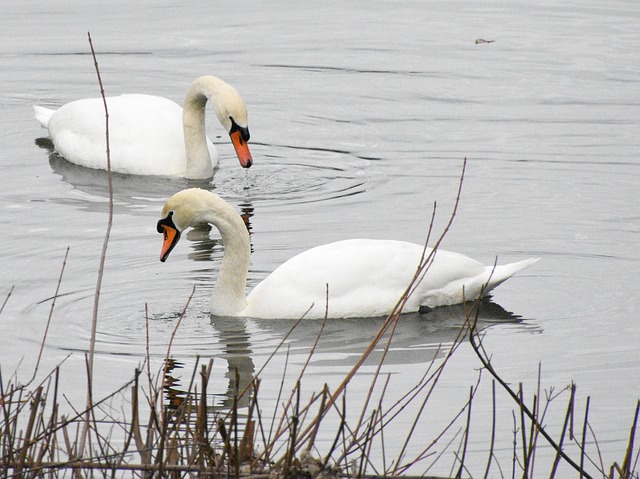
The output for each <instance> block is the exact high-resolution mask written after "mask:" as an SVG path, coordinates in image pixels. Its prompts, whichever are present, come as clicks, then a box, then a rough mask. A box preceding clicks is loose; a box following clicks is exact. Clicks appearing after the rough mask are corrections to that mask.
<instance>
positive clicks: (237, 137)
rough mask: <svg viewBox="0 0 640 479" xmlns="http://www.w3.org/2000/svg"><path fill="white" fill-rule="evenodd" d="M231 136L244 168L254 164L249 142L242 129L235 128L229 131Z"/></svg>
mask: <svg viewBox="0 0 640 479" xmlns="http://www.w3.org/2000/svg"><path fill="white" fill-rule="evenodd" d="M229 136H230V137H231V143H233V147H234V148H235V149H236V155H238V160H240V165H241V166H242V167H243V168H250V167H251V165H253V158H251V152H250V151H249V144H248V143H247V142H246V141H245V140H244V138H243V137H242V132H241V131H240V130H235V131H233V132H231V133H229Z"/></svg>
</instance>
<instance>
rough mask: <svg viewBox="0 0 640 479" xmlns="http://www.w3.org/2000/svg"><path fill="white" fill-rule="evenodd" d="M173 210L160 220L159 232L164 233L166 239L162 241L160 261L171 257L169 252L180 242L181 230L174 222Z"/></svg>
mask: <svg viewBox="0 0 640 479" xmlns="http://www.w3.org/2000/svg"><path fill="white" fill-rule="evenodd" d="M172 214H173V213H172V212H170V213H169V215H168V216H167V217H166V218H163V219H161V220H160V221H158V227H157V229H158V233H162V234H163V235H164V241H163V242H162V250H161V251H160V261H162V262H163V263H164V262H165V261H166V260H167V258H168V257H169V253H171V250H172V249H173V248H174V246H175V245H176V244H178V240H179V239H180V232H179V231H178V228H176V226H175V225H174V224H173V219H172V218H171V216H172Z"/></svg>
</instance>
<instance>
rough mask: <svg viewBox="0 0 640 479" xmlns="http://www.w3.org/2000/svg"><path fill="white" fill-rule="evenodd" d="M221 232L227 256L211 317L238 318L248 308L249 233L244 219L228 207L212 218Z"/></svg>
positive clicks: (220, 273) (224, 259) (221, 268)
mask: <svg viewBox="0 0 640 479" xmlns="http://www.w3.org/2000/svg"><path fill="white" fill-rule="evenodd" d="M210 222H211V223H213V225H214V226H215V227H216V228H217V229H218V230H219V231H220V235H221V236H222V242H223V244H224V255H223V257H222V263H221V264H220V270H219V272H218V278H217V281H216V284H215V286H214V288H213V295H212V297H211V314H213V315H214V316H237V315H239V314H240V313H241V311H242V310H244V309H245V308H246V307H247V300H246V296H245V292H246V288H247V273H248V271H249V262H250V258H251V243H250V241H249V232H248V231H247V227H246V225H245V224H244V222H243V221H242V218H241V217H240V215H238V214H237V213H236V212H235V210H234V209H233V208H232V207H231V206H229V205H227V204H225V205H222V208H220V209H219V210H218V211H217V212H216V213H215V215H214V217H212V218H211V221H210Z"/></svg>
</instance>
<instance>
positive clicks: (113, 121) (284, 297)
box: [34, 76, 537, 319]
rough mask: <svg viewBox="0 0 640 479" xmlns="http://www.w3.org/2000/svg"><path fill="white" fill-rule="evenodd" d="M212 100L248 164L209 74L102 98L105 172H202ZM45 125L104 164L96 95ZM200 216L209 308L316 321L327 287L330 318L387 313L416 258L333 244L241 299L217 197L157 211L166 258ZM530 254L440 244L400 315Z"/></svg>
mask: <svg viewBox="0 0 640 479" xmlns="http://www.w3.org/2000/svg"><path fill="white" fill-rule="evenodd" d="M207 101H210V102H211V103H212V104H213V107H214V109H215V112H216V116H217V117H218V120H219V121H220V123H221V124H222V126H223V127H224V128H225V129H226V130H227V132H228V133H229V136H230V137H231V141H232V143H233V145H234V147H235V150H236V154H237V156H238V158H239V160H240V164H241V165H242V166H243V167H245V168H249V167H250V166H251V164H252V162H253V160H252V157H251V153H250V152H249V148H248V145H247V141H248V140H249V128H248V118H247V110H246V107H245V105H244V102H243V101H242V98H241V97H240V95H239V94H238V92H237V91H236V89H235V88H233V87H232V86H231V85H229V84H227V83H225V82H224V81H222V80H220V79H219V78H216V77H213V76H203V77H200V78H198V79H196V80H195V81H194V82H193V84H192V85H191V87H190V88H189V90H188V92H187V95H186V99H185V103H184V108H180V106H179V105H177V104H176V103H174V102H172V101H171V100H168V99H165V98H161V97H157V96H150V95H121V96H117V97H110V98H108V99H107V105H108V109H109V127H110V134H109V139H110V146H111V169H112V171H115V172H119V173H124V174H135V175H166V176H180V177H186V178H194V179H206V178H210V177H211V176H212V175H213V168H214V166H215V165H216V164H217V153H216V150H215V147H214V146H213V144H212V143H211V141H210V140H209V139H208V138H207V137H206V133H205V121H204V119H205V105H206V103H207ZM34 109H35V114H36V119H37V120H38V121H39V122H40V123H41V125H42V126H43V127H45V128H47V129H48V131H49V136H50V138H51V140H52V142H53V144H54V148H55V151H56V152H57V153H59V154H60V155H61V156H62V157H64V158H65V159H67V160H68V161H70V162H72V163H75V164H77V165H80V166H85V167H89V168H97V169H106V154H105V150H106V141H105V113H104V105H103V103H102V99H101V98H95V99H87V100H79V101H76V102H72V103H69V104H66V105H64V106H62V107H61V108H60V109H58V110H57V111H53V110H50V109H46V108H43V107H38V106H34ZM200 223H210V224H213V225H214V226H215V227H216V228H218V230H219V231H220V234H221V236H222V241H223V243H224V247H225V251H224V257H223V260H222V264H221V266H220V271H219V274H218V279H217V281H216V284H215V286H214V289H213V295H212V298H211V314H213V315H216V316H249V317H256V318H292V319H298V318H300V317H303V316H304V317H305V318H322V317H324V316H325V306H326V304H327V286H328V314H327V316H328V317H331V318H346V317H377V316H385V315H387V314H388V313H389V312H390V311H391V310H392V309H393V308H394V306H395V305H396V303H397V301H398V299H399V298H400V297H401V295H402V294H403V293H404V291H405V289H406V288H407V286H408V285H409V283H410V282H411V280H412V278H413V275H414V273H415V271H416V268H417V266H418V264H419V262H420V259H421V258H422V255H423V252H424V248H423V246H421V245H417V244H412V243H407V242H402V241H386V240H368V239H354V240H346V241H339V242H337V243H331V244H327V245H324V246H319V247H316V248H312V249H310V250H308V251H305V252H303V253H301V254H299V255H297V256H295V257H294V258H292V259H290V260H288V261H287V262H285V263H284V264H282V265H281V266H279V267H278V268H276V270H275V271H273V273H271V275H269V276H268V277H267V278H266V279H264V280H263V281H262V282H261V283H259V284H258V285H257V286H256V287H255V288H254V289H253V291H251V293H250V294H249V295H248V296H245V290H246V285H247V273H248V270H249V261H250V255H251V247H250V242H249V234H248V232H247V229H246V226H245V224H244V222H243V221H242V218H241V217H240V215H239V214H238V213H236V211H235V210H234V209H233V208H232V207H231V206H230V205H229V204H228V203H226V202H225V201H224V200H223V199H222V198H220V197H219V196H218V195H216V194H214V193H211V192H209V191H205V190H201V189H187V190H184V191H181V192H179V193H177V194H175V195H174V196H172V197H171V198H170V199H169V200H168V202H167V203H166V205H165V206H164V208H163V209H162V218H161V219H160V220H159V221H158V226H157V227H158V231H159V232H161V233H163V234H164V243H163V247H162V252H161V256H160V259H161V261H165V260H166V259H167V257H168V256H169V253H170V252H171V250H172V249H173V248H174V246H175V245H176V243H177V242H178V240H179V239H180V234H181V233H182V232H183V231H184V230H185V229H186V228H188V227H190V226H195V225H197V224H200ZM429 253H430V250H427V251H426V254H429ZM536 261H537V259H536V258H531V259H527V260H524V261H520V262H517V263H511V264H506V265H502V266H497V267H495V268H494V267H490V266H484V265H482V264H480V263H478V262H477V261H475V260H473V259H471V258H469V257H467V256H464V255H461V254H457V253H451V252H448V251H443V250H438V251H437V252H436V253H435V256H434V260H433V262H432V264H431V266H430V267H429V270H428V271H427V274H426V276H425V277H424V278H423V279H422V281H421V282H420V283H419V285H418V286H417V287H416V290H415V291H414V293H413V294H412V296H411V297H410V298H409V301H408V302H407V303H406V305H405V307H404V310H403V311H404V312H406V313H409V312H415V311H419V310H420V308H421V307H423V306H426V307H430V308H434V307H438V306H446V305H453V304H458V303H461V302H463V301H464V300H465V299H475V298H476V297H477V296H478V295H479V294H487V293H489V292H490V291H491V290H492V289H493V288H495V287H496V286H498V285H499V284H500V283H502V282H503V281H505V280H506V279H508V278H509V277H511V276H512V275H513V274H515V273H516V272H518V271H520V270H521V269H523V268H525V267H527V266H530V265H531V264H533V263H535V262H536Z"/></svg>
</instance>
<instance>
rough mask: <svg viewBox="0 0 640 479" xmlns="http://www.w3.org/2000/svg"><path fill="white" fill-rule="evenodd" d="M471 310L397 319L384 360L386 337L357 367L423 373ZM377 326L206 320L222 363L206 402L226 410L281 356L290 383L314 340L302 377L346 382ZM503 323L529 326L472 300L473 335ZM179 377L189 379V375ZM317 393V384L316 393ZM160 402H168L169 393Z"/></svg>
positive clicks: (458, 337)
mask: <svg viewBox="0 0 640 479" xmlns="http://www.w3.org/2000/svg"><path fill="white" fill-rule="evenodd" d="M472 307H473V304H472V303H466V304H459V305H455V306H445V307H440V308H435V309H433V310H431V311H429V312H428V313H426V314H419V313H411V314H406V315H403V316H401V318H400V321H399V322H398V324H397V327H396V328H395V331H394V333H393V337H392V339H391V342H390V345H389V348H388V351H387V352H386V355H385V347H386V344H387V340H388V338H389V334H388V332H387V333H386V334H385V336H383V338H382V339H381V340H380V342H379V343H378V345H377V346H376V347H375V348H374V350H373V351H372V353H371V354H370V355H369V357H368V358H367V360H366V361H365V363H364V366H367V365H369V366H372V365H377V364H379V362H380V361H381V360H382V359H383V355H384V363H383V364H384V365H385V366H386V367H390V368H393V367H394V366H398V365H399V366H402V365H404V366H406V365H424V368H426V367H427V365H428V364H429V363H431V362H432V361H437V360H442V359H444V357H445V356H446V355H447V354H448V353H449V351H450V350H451V348H452V347H454V345H455V344H456V343H457V342H460V341H467V340H468V333H467V332H466V328H464V327H465V324H466V322H467V319H466V318H467V316H468V314H469V311H471V309H472ZM473 318H475V311H474V312H473V314H472V319H473ZM384 321H385V318H353V319H329V320H327V321H326V322H324V326H323V321H322V320H306V321H305V320H302V321H300V322H296V321H292V320H277V319H276V320H274V319H250V318H238V317H229V318H225V317H214V316H212V317H211V331H212V334H213V335H214V336H216V337H217V338H218V339H219V342H220V346H219V347H218V350H219V351H220V352H219V353H218V354H216V355H215V357H214V361H215V360H216V359H222V360H224V361H225V362H226V369H225V372H224V379H225V381H226V385H224V386H222V388H221V387H220V386H221V385H220V384H211V385H210V387H209V390H210V391H213V390H215V394H213V397H214V399H213V404H214V406H216V407H219V408H221V409H222V410H225V409H228V408H231V407H232V405H233V404H234V400H235V399H234V398H235V397H236V396H237V394H238V392H242V391H244V390H245V389H247V388H249V387H250V385H251V383H252V381H253V380H254V378H255V376H256V374H257V373H258V372H259V371H260V369H261V368H262V367H263V365H264V364H265V363H266V362H267V361H271V364H270V365H267V368H266V371H267V372H265V373H263V375H264V374H269V375H273V374H274V372H273V370H274V368H279V370H278V371H276V372H275V375H276V376H278V377H280V376H281V375H282V373H283V370H282V368H284V366H283V362H284V361H283V360H282V358H283V357H284V356H285V355H287V357H288V359H287V362H288V364H289V366H288V368H289V369H288V371H289V374H290V377H294V376H296V377H297V375H298V374H299V368H298V366H301V365H302V364H303V363H304V362H306V360H307V358H308V356H309V354H310V352H311V351H312V349H313V347H314V344H315V343H316V340H317V346H316V349H315V352H314V354H313V356H312V358H311V361H310V363H309V366H308V368H307V370H306V372H305V377H308V378H309V377H314V376H319V377H320V378H321V379H320V380H319V381H321V382H322V383H323V384H324V382H326V380H327V375H328V374H331V375H333V376H340V377H342V376H345V375H346V374H347V372H348V371H349V370H350V369H351V368H352V367H353V366H354V365H355V364H356V363H357V361H358V360H359V358H360V356H361V355H362V353H363V352H364V351H365V350H366V349H367V347H368V346H369V344H370V343H371V341H372V340H373V338H374V337H375V335H376V333H377V332H378V330H379V329H380V328H381V327H382V326H383V323H384ZM506 324H510V325H517V326H518V327H519V328H523V329H527V330H531V329H532V328H534V327H533V326H530V325H528V324H526V322H524V321H523V319H522V318H521V317H520V316H518V315H515V314H513V313H511V312H508V311H506V310H505V309H504V308H502V307H501V306H500V305H498V304H496V303H494V302H493V301H491V300H490V299H487V298H485V299H484V300H482V301H479V302H478V321H477V330H478V331H482V330H486V329H487V328H489V327H492V326H495V325H506ZM321 330H322V331H321ZM319 335H320V336H319ZM318 336H319V339H318ZM281 343H282V345H281ZM278 348H279V349H278ZM276 350H277V352H276V353H275V356H274V358H273V359H271V356H272V354H273V353H274V351H276ZM186 373H187V374H189V373H190V371H186ZM178 386H179V385H178ZM320 389H321V385H320V386H319V387H318V390H320ZM222 390H224V392H223V391H222ZM176 391H177V392H178V393H180V394H179V395H180V396H186V391H180V389H179V388H177V389H176V385H175V384H174V385H173V390H172V394H173V395H174V396H175V394H176ZM167 400H170V396H169V395H168V396H167ZM250 400H251V397H250V395H248V394H245V395H244V396H243V397H241V398H240V399H239V400H238V402H237V406H238V407H246V406H248V405H249V402H250Z"/></svg>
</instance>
